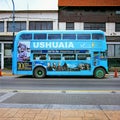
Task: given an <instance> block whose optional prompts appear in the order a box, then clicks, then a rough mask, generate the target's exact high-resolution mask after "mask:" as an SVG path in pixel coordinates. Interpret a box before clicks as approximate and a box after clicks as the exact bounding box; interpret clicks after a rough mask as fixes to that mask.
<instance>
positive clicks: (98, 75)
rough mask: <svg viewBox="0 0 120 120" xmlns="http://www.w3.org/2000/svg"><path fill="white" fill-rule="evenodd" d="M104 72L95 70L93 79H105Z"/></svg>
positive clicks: (98, 69) (101, 69)
mask: <svg viewBox="0 0 120 120" xmlns="http://www.w3.org/2000/svg"><path fill="white" fill-rule="evenodd" d="M105 73H106V72H105V70H104V69H103V68H97V69H96V70H95V72H94V77H96V78H99V79H101V78H104V77H105Z"/></svg>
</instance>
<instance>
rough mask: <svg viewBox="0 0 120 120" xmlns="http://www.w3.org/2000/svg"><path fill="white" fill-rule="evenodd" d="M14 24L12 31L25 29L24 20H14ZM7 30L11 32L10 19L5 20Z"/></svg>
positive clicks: (11, 23)
mask: <svg viewBox="0 0 120 120" xmlns="http://www.w3.org/2000/svg"><path fill="white" fill-rule="evenodd" d="M14 26H15V29H14V32H19V31H21V30H26V21H15V23H14ZM7 32H13V22H12V21H8V22H7Z"/></svg>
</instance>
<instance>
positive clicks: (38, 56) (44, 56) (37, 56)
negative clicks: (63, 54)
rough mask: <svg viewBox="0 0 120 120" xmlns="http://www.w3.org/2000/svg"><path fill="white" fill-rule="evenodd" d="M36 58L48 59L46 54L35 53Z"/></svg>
mask: <svg viewBox="0 0 120 120" xmlns="http://www.w3.org/2000/svg"><path fill="white" fill-rule="evenodd" d="M33 59H34V60H46V54H34V56H33Z"/></svg>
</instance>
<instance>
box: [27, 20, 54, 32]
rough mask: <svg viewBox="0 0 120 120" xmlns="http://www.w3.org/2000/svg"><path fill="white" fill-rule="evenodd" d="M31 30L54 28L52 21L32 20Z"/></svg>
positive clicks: (30, 23)
mask: <svg viewBox="0 0 120 120" xmlns="http://www.w3.org/2000/svg"><path fill="white" fill-rule="evenodd" d="M29 30H53V22H52V21H30V22H29Z"/></svg>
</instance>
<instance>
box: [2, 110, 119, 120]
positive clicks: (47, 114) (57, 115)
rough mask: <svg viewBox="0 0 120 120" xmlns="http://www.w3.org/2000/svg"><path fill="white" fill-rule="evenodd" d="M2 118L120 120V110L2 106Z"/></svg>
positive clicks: (27, 119)
mask: <svg viewBox="0 0 120 120" xmlns="http://www.w3.org/2000/svg"><path fill="white" fill-rule="evenodd" d="M0 120H120V111H111V110H66V109H23V108H22V109H20V108H0Z"/></svg>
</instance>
